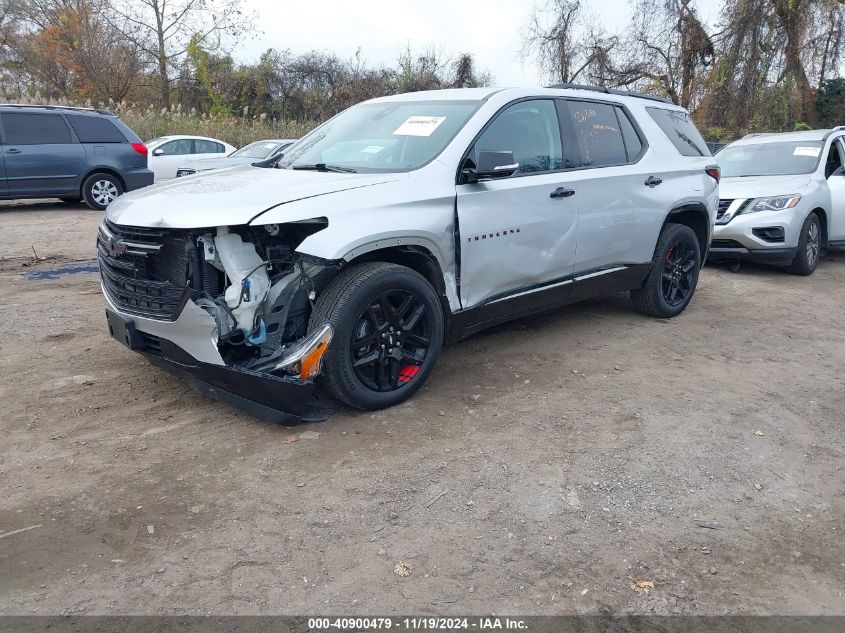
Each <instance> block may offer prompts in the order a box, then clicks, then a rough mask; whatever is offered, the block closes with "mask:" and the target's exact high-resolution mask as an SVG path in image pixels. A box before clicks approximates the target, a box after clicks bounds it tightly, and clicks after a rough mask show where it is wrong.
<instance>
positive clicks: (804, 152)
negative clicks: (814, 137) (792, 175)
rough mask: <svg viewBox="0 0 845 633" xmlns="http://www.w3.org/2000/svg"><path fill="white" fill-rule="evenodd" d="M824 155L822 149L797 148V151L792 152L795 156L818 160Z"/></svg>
mask: <svg viewBox="0 0 845 633" xmlns="http://www.w3.org/2000/svg"><path fill="white" fill-rule="evenodd" d="M821 153H822V148H821V147H796V148H795V150H794V151H793V152H792V155H793V156H812V157H813V158H818V157H819V154H821Z"/></svg>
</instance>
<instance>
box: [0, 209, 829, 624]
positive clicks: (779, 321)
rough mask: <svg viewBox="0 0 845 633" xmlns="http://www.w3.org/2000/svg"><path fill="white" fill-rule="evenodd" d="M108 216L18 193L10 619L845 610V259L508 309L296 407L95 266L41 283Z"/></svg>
mask: <svg viewBox="0 0 845 633" xmlns="http://www.w3.org/2000/svg"><path fill="white" fill-rule="evenodd" d="M100 219H101V214H100V213H96V212H93V211H87V210H83V209H81V208H79V207H74V206H70V205H62V204H58V203H43V204H26V205H22V204H18V205H10V204H3V205H2V206H0V256H2V258H3V259H2V261H0V352H1V353H0V371H2V376H3V378H2V382H0V436H2V438H3V441H2V444H0V486H2V487H1V488H0V490H2V496H0V570H2V571H0V613H4V614H13V613H14V614H30V613H39V614H55V613H88V614H94V613H96V614H118V613H119V614H140V613H145V614H154V613H165V614H168V613H192V614H206V613H213V614H246V613H250V614H257V613H261V614H268V613H283V614H303V613H317V614H319V613H332V614H351V613H359V614H363V613H381V614H414V613H439V614H469V613H474V614H489V613H491V612H494V613H511V614H558V613H568V614H572V613H598V612H603V611H610V612H612V613H646V614H647V613H657V614H672V613H682V614H828V615H830V614H845V595H844V592H845V534H843V532H845V522H843V519H845V468H843V467H844V466H845V460H843V449H845V443H844V442H843V440H845V427H844V426H843V420H845V389H843V382H844V381H843V367H845V300H843V294H844V293H845V252H843V251H838V252H834V253H833V254H832V255H831V256H829V257H828V258H826V259H825V260H824V262H823V263H822V264H821V266H820V268H819V269H818V270H817V271H816V273H815V275H813V276H812V277H809V278H800V277H793V276H789V275H787V274H784V273H781V272H780V271H778V270H774V269H768V268H762V267H745V268H743V269H742V270H741V271H740V272H739V273H731V272H729V271H727V270H726V269H723V268H713V267H708V268H706V269H705V270H704V271H703V273H702V277H701V282H700V284H699V288H698V292H697V293H696V296H695V299H694V301H693V303H692V305H691V307H690V309H688V310H687V311H686V312H685V313H684V314H683V315H682V316H681V317H679V318H677V319H674V320H655V319H650V318H646V317H643V316H640V315H638V314H636V313H635V312H633V310H632V309H631V307H630V305H629V301H628V298H627V296H624V295H619V296H613V297H609V298H606V299H602V300H599V301H593V302H588V303H584V304H579V305H576V306H573V307H571V308H568V309H564V310H561V311H559V312H557V313H555V314H553V315H551V316H544V317H541V318H535V319H531V320H527V321H521V322H518V323H514V324H510V325H508V326H505V327H500V328H497V329H495V330H493V331H490V332H487V333H484V334H481V335H478V336H475V337H474V338H472V339H470V340H467V341H465V342H463V343H461V344H459V345H455V346H453V347H450V348H448V349H446V350H445V352H444V354H443V357H442V361H441V363H440V366H439V368H438V369H437V370H436V372H435V374H434V376H433V378H432V380H431V381H430V384H429V385H428V386H427V388H426V389H424V390H423V391H422V392H421V393H420V394H419V395H418V396H417V397H415V398H414V399H413V400H412V401H410V402H408V403H406V404H404V405H402V406H399V407H396V408H394V409H391V410H387V411H382V412H379V413H375V414H370V413H362V412H357V411H351V410H347V409H339V410H338V412H337V413H336V414H335V415H334V416H333V417H332V418H331V419H330V420H328V421H327V422H323V423H318V424H305V425H301V426H299V427H296V428H292V429H289V428H283V427H279V426H275V425H271V424H268V423H265V422H261V421H259V420H256V419H255V418H251V417H250V416H248V415H245V414H241V413H238V412H236V411H234V410H232V409H229V408H228V407H226V406H224V405H222V404H219V403H217V402H215V401H212V400H209V399H206V398H205V397H202V396H199V395H197V394H195V393H194V392H193V391H191V390H190V389H189V388H188V387H187V386H186V385H185V384H183V383H181V382H179V381H178V380H176V379H174V378H171V377H170V376H169V375H167V374H165V373H164V372H162V371H159V370H157V369H155V368H153V367H152V366H150V365H149V364H147V363H146V362H145V361H144V360H143V359H142V358H141V357H140V356H138V355H135V354H133V353H131V352H129V351H128V350H126V349H124V348H123V347H121V346H120V345H119V344H117V343H116V342H114V341H113V340H111V339H110V338H109V337H108V335H107V331H106V327H105V323H104V314H103V298H102V296H101V295H100V289H99V284H98V281H97V276H96V274H94V273H90V272H82V273H80V274H74V275H65V276H59V277H57V278H53V279H49V278H48V279H39V278H33V277H32V276H31V275H32V273H33V272H34V271H36V272H37V271H42V272H43V271H44V270H45V269H50V268H53V267H55V266H57V265H60V264H69V263H71V262H73V261H82V262H87V263H90V262H91V260H92V258H93V250H94V240H95V234H96V227H97V225H98V223H99V222H100ZM32 247H34V248H35V251H36V252H37V254H38V255H39V256H40V257H49V258H52V259H49V260H47V261H43V262H41V263H38V264H36V265H34V266H32V265H25V264H30V258H31V256H32ZM400 562H401V563H404V564H405V565H406V566H407V567H408V568H409V569H410V575H408V576H406V577H403V576H400V575H398V574H397V573H395V568H396V567H397V565H398V564H399V563H400ZM632 579H637V580H639V581H641V582H640V585H641V588H639V589H638V588H635V587H633V586H632ZM642 581H651V582H653V583H654V588H653V589H650V591H648V592H646V590H647V589H649V586H648V584H647V583H645V582H642Z"/></svg>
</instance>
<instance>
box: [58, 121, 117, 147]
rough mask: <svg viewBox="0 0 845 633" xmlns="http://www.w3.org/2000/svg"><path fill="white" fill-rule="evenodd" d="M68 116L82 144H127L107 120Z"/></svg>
mask: <svg viewBox="0 0 845 633" xmlns="http://www.w3.org/2000/svg"><path fill="white" fill-rule="evenodd" d="M66 116H67V119H68V121H70V124H71V126H72V127H73V129H74V131H75V132H76V136H78V137H79V141H80V142H81V143H125V142H126V139H125V138H124V136H123V134H121V132H120V130H118V129H117V128H116V127H115V125H114V124H113V123H112V122H111V121H109V120H108V119H106V118H103V117H97V116H84V115H80V114H68V115H66Z"/></svg>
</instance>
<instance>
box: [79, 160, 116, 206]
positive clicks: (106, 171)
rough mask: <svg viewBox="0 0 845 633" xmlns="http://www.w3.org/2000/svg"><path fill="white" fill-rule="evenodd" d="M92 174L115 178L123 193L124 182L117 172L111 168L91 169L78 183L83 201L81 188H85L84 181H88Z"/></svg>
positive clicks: (83, 196) (83, 193)
mask: <svg viewBox="0 0 845 633" xmlns="http://www.w3.org/2000/svg"><path fill="white" fill-rule="evenodd" d="M94 174H108V175H109V176H114V177H115V178H117V180H118V182H119V183H120V186H121V187H123V191H124V192H125V191H126V181H125V180H124V179H123V176H121V175H120V172H119V171H117V170H116V169H114V168H113V167H105V166H99V167H92V168H90V169H89V170H88V171H87V172H85V175H84V176H82V180H81V181H80V183H79V195H80V196H81V197H82V199H83V200H84V199H85V192H84V191H82V187H84V186H85V181H86V180H88V179H89V178H90V177H91V176H93V175H94Z"/></svg>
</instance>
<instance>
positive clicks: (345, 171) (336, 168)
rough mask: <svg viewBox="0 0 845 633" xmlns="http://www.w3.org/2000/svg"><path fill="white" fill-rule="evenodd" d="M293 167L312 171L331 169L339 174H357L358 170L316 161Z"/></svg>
mask: <svg viewBox="0 0 845 633" xmlns="http://www.w3.org/2000/svg"><path fill="white" fill-rule="evenodd" d="M291 169H307V170H310V171H331V172H335V173H338V174H357V173H358V171H357V170H355V169H352V168H351V167H340V166H339V165H326V164H325V163H315V164H314V165H294V166H293V167H291Z"/></svg>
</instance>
